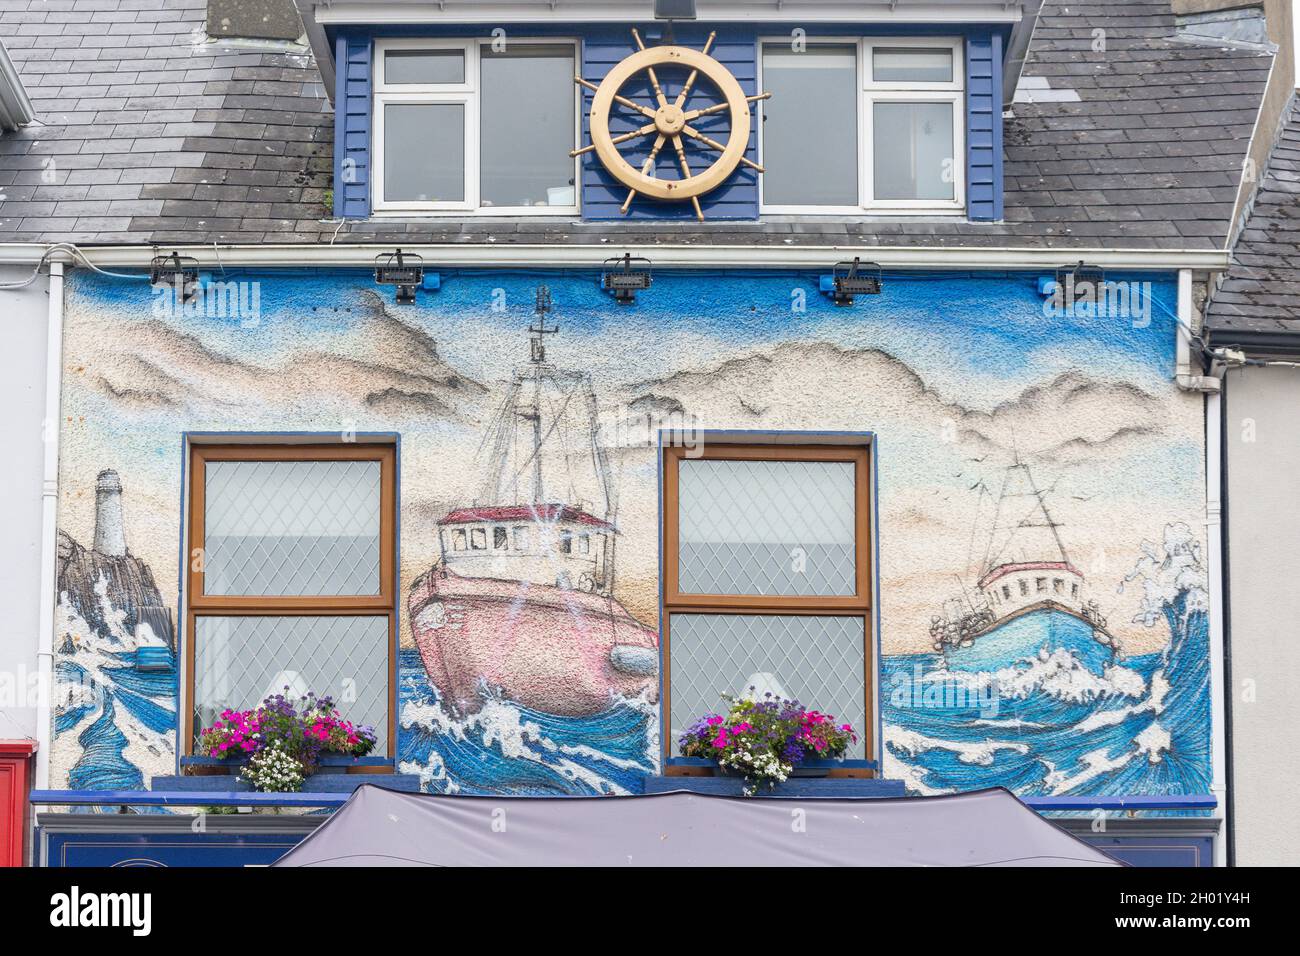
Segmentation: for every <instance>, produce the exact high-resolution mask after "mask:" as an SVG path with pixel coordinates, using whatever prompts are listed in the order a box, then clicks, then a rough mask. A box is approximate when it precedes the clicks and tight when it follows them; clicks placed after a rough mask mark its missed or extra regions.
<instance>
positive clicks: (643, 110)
mask: <svg viewBox="0 0 1300 956" xmlns="http://www.w3.org/2000/svg"><path fill="white" fill-rule="evenodd" d="M573 79H574V82H576V83H577V84H578V85H579V86H581V87H582V88H583V89H587V90H591V92H593V93H595V92H596V91H597V90H599V89H600V87H599V86H597V85H596V84H595V83H591V82H588V81H587V80H584V79H583V78H582V77H580V76H575V77H574V78H573ZM614 102H615V103H617V104H619V105H620V106H626V107H627V108H628V109H630V110H635V111H636V112H638V113H640V114H641V115H642V116H645V117H648V118H651V119H653V118H654V115H655V111H654V110H652V109H651V108H650V107H648V106H642V105H641V104H640V103H637V102H635V101H633V100H629V99H628V98H627V97H626V96H619V95H618V94H615V95H614Z"/></svg>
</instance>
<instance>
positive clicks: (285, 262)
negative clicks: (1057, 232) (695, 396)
mask: <svg viewBox="0 0 1300 956" xmlns="http://www.w3.org/2000/svg"><path fill="white" fill-rule="evenodd" d="M397 245H398V244H397V243H377V242H375V243H366V244H355V243H353V244H348V245H343V244H338V245H325V244H316V245H312V244H307V245H288V244H286V245H282V246H281V245H245V244H236V245H222V246H218V245H216V244H213V243H209V244H208V245H167V244H163V245H160V246H159V247H158V248H157V249H155V248H154V247H153V246H83V247H81V249H80V251H81V253H82V254H83V255H84V257H85V259H86V260H87V261H88V262H90V263H92V264H94V265H96V266H99V267H100V268H104V269H112V268H118V269H122V268H127V269H132V268H134V269H147V268H148V266H149V262H150V260H151V259H152V258H153V257H154V256H155V255H157V254H158V252H159V251H161V252H164V253H168V254H170V253H172V252H179V253H180V254H181V255H183V256H191V257H193V258H194V259H197V260H198V262H199V265H200V267H202V268H221V267H222V266H224V267H226V268H230V267H232V266H239V267H254V268H272V269H273V268H303V267H306V268H325V267H336V268H343V267H363V268H369V267H373V266H374V264H375V257H376V256H377V255H379V254H380V253H383V252H391V251H392V250H393V249H394V248H395V247H396V246H397ZM400 245H401V247H402V250H403V251H404V252H415V253H418V254H419V255H421V256H423V258H424V264H425V266H426V268H444V269H450V268H465V269H473V268H534V269H539V268H560V269H596V268H599V267H600V265H601V263H603V262H604V261H605V260H606V259H608V258H611V257H613V256H622V255H623V254H624V253H631V254H632V255H633V256H644V257H645V258H647V259H649V260H650V261H651V262H652V263H653V264H654V267H655V268H657V269H664V268H667V269H699V268H725V269H742V270H743V269H801V270H803V269H807V270H812V269H822V270H825V271H827V272H829V271H830V269H831V267H832V266H834V265H835V263H837V262H841V261H844V260H845V259H852V258H854V257H855V256H860V257H862V259H863V260H864V261H872V262H877V263H879V264H880V265H881V266H884V267H886V268H894V269H971V270H978V269H993V270H1011V269H1044V270H1048V271H1054V270H1055V269H1057V268H1058V267H1060V266H1061V265H1063V264H1065V263H1074V262H1078V261H1079V260H1080V259H1082V260H1084V261H1085V262H1087V263H1089V264H1090V265H1097V266H1101V267H1103V268H1110V269H1143V270H1153V271H1172V270H1175V269H1178V270H1183V271H1184V272H1187V276H1188V278H1187V282H1188V295H1187V297H1186V298H1187V309H1188V315H1189V316H1190V314H1191V296H1190V288H1191V274H1190V270H1192V269H1197V270H1209V271H1221V270H1224V269H1226V268H1227V267H1228V253H1227V252H1226V251H1221V250H1205V249H1195V250H1189V249H1087V248H1068V247H1066V248H1059V249H1053V248H1030V249H1027V248H984V247H966V248H962V247H956V246H871V245H833V246H802V245H799V246H796V245H784V244H782V245H730V244H728V245H710V244H708V243H705V242H701V243H698V244H693V243H673V244H659V243H646V244H638V243H637V242H636V233H635V232H632V233H629V234H627V235H624V236H620V237H616V241H610V242H600V243H582V244H576V243H507V242H483V241H479V242H472V243H471V242H460V243H439V244H429V243H416V242H411V243H407V242H403V243H400ZM51 249H55V250H56V251H53V252H52V253H51V255H50V258H51V260H52V261H57V260H60V258H61V257H62V258H61V261H64V262H71V261H72V260H71V259H70V258H69V257H68V255H67V253H66V252H59V251H57V247H51V246H43V245H36V244H31V243H7V244H6V243H0V263H14V264H30V265H32V266H33V267H35V265H36V264H37V263H38V262H39V261H40V259H41V257H42V256H43V255H46V254H47V252H51ZM1179 288H1180V295H1179V303H1180V304H1179V310H1180V315H1181V313H1182V309H1183V298H1184V297H1183V295H1182V294H1181V288H1182V286H1181V285H1180V287H1179ZM1186 344H1187V343H1186V342H1183V343H1182V345H1183V346H1185V345H1186ZM1189 368H1190V365H1189Z"/></svg>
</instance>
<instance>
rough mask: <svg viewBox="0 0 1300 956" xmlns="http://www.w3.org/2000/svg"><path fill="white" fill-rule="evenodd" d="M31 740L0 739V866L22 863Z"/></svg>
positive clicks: (31, 752) (31, 751) (31, 749)
mask: <svg viewBox="0 0 1300 956" xmlns="http://www.w3.org/2000/svg"><path fill="white" fill-rule="evenodd" d="M35 751H36V744H35V742H34V741H31V740H0V866H22V865H23V860H24V855H23V845H24V842H25V839H24V838H25V837H26V834H27V791H28V790H29V789H30V787H31V785H30V783H29V780H30V777H29V771H30V769H31V764H32V754H33V753H34V752H35Z"/></svg>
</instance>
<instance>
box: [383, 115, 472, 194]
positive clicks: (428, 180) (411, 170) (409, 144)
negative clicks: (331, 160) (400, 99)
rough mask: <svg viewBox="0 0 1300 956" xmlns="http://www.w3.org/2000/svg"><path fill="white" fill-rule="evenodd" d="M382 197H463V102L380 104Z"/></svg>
mask: <svg viewBox="0 0 1300 956" xmlns="http://www.w3.org/2000/svg"><path fill="white" fill-rule="evenodd" d="M384 199H386V200H388V201H389V202H464V201H465V106H464V104H461V103H389V104H388V105H387V106H385V107H384Z"/></svg>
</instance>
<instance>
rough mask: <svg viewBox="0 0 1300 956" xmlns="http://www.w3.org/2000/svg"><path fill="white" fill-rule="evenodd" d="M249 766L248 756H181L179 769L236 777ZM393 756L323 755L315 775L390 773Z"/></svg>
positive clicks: (191, 774) (186, 772) (190, 773)
mask: <svg viewBox="0 0 1300 956" xmlns="http://www.w3.org/2000/svg"><path fill="white" fill-rule="evenodd" d="M247 765H248V758H247V757H182V758H181V772H182V773H183V774H184V775H185V776H187V777H208V776H213V777H221V776H227V777H231V776H237V775H238V774H239V771H240V770H241V769H243V768H244V767H245V766H247ZM392 772H393V758H392V757H348V756H345V755H343V754H330V755H328V756H323V757H321V758H320V760H319V761H318V762H317V764H316V773H315V774H314V776H324V775H328V774H342V773H392Z"/></svg>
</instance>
